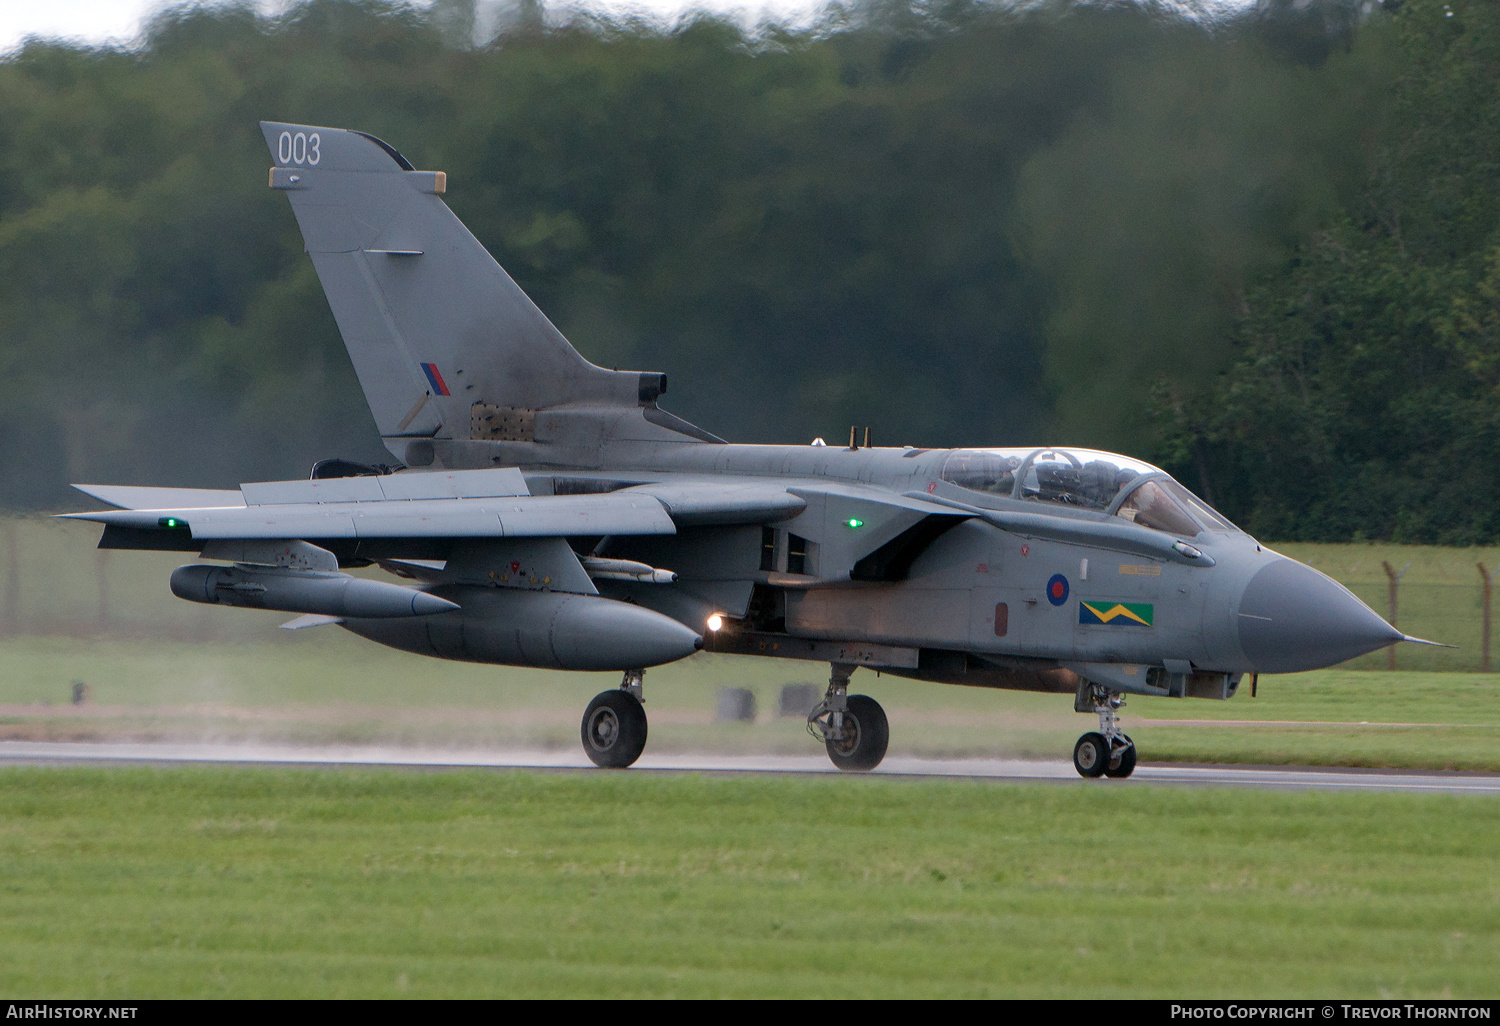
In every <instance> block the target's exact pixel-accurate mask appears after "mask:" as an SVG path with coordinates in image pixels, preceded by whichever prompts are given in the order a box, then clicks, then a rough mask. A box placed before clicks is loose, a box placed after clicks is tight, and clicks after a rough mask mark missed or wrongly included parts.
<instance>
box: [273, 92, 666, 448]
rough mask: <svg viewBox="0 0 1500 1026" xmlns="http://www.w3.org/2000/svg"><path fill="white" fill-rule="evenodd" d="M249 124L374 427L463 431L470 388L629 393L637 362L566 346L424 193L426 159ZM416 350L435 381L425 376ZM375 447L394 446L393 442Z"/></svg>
mask: <svg viewBox="0 0 1500 1026" xmlns="http://www.w3.org/2000/svg"><path fill="white" fill-rule="evenodd" d="M261 128H262V131H263V132H264V134H265V138H266V145H267V146H268V147H269V149H270V152H271V157H272V160H273V161H275V162H276V165H277V168H278V169H285V170H284V171H282V172H280V174H279V176H278V174H276V173H273V178H272V182H273V187H275V186H276V185H277V184H278V183H284V186H286V187H284V191H285V192H286V195H287V198H288V199H289V200H290V201H291V205H292V210H293V212H294V213H295V214H296V217H297V224H298V226H299V227H300V228H301V229H302V237H303V240H304V242H305V243H306V246H307V251H308V253H309V254H311V256H312V259H313V266H314V267H315V268H316V269H317V272H318V277H319V280H320V281H321V282H322V284H323V289H324V292H325V293H326V295H327V296H328V302H329V306H330V307H332V309H333V314H334V319H335V320H336V321H337V322H338V326H339V330H340V332H341V333H342V334H343V336H344V340H345V343H346V345H347V347H348V349H349V354H350V357H351V358H352V359H353V361H354V366H355V371H356V373H357V374H358V376H359V381H360V385H361V386H362V387H363V388H364V390H365V394H366V395H367V396H368V397H369V399H370V407H371V410H372V412H373V413H374V415H375V422H376V425H377V426H378V427H379V429H380V433H381V435H382V436H384V437H386V438H387V439H392V440H394V439H395V438H399V437H402V436H408V437H409V436H422V435H439V436H441V437H444V438H459V439H463V438H467V437H468V435H469V423H470V407H471V406H472V405H473V404H474V403H475V402H480V401H483V402H486V403H492V404H496V405H503V406H515V407H525V408H530V409H545V408H549V407H555V406H563V405H570V404H579V403H585V404H586V403H597V404H602V405H605V406H616V407H620V406H625V407H637V406H638V405H639V402H640V375H639V374H638V373H632V372H622V371H610V370H605V369H604V368H602V367H596V366H594V365H593V364H591V363H589V362H588V361H587V360H585V359H584V358H583V357H582V356H580V355H579V354H578V352H577V351H576V350H575V349H574V348H573V347H572V346H571V345H569V344H568V342H567V340H566V339H565V338H563V336H562V334H561V333H560V332H559V331H558V330H557V329H556V328H555V327H554V326H553V325H552V322H551V321H549V320H548V319H547V318H546V316H545V315H544V314H543V313H542V312H541V311H540V310H539V309H537V307H536V305H535V304H533V303H532V302H531V300H530V299H529V298H528V297H527V296H526V294H525V293H524V292H522V291H521V289H520V287H519V286H517V285H516V283H515V282H514V281H512V280H511V278H510V276H509V275H508V274H506V273H505V272H504V271H503V270H502V269H501V268H500V265H499V264H497V263H496V262H495V260H494V258H493V257H491V256H490V254H489V253H488V252H487V251H486V250H485V248H484V247H483V246H482V245H480V243H479V241H478V240H477V239H475V238H474V236H473V235H471V234H470V233H469V230H468V229H467V228H465V227H464V226H463V224H462V223H461V222H460V221H459V220H458V218H457V217H455V216H454V215H453V212H452V211H451V210H449V209H448V207H447V204H445V203H444V202H443V201H442V199H441V198H440V197H439V196H438V195H437V194H436V193H435V191H434V180H433V176H432V173H430V172H420V171H407V170H404V169H403V168H402V167H401V165H400V164H399V163H398V162H397V161H396V160H395V159H394V158H393V157H392V156H391V155H390V153H389V152H387V150H386V149H384V148H382V146H381V145H380V144H379V143H378V142H376V141H375V140H373V139H371V138H369V137H367V136H363V135H360V134H358V133H354V132H348V131H344V130H341V129H336V128H324V127H318V126H310V125H288V124H280V123H274V122H262V125H261ZM299 136H300V137H303V138H304V139H305V140H309V141H310V140H311V139H312V138H313V137H314V136H316V137H317V138H318V144H317V145H318V150H319V155H318V162H317V163H316V164H313V163H311V160H312V156H311V149H310V148H309V143H308V142H304V143H303V144H302V147H301V150H300V151H298V150H297V148H296V147H295V146H292V147H289V146H288V145H287V144H286V141H285V140H286V137H290V138H291V139H292V140H293V141H294V142H295V140H296V139H297V138H298V137H299ZM299 155H300V156H301V158H302V159H301V162H295V161H296V158H297V157H298V156H299ZM292 177H296V178H297V179H298V181H297V182H296V183H295V187H290V186H292V185H293V183H291V182H290V179H291V178H292ZM392 251H395V252H392ZM397 254H405V255H397ZM424 363H431V364H435V365H436V367H437V370H438V372H439V373H440V375H441V377H442V380H443V382H444V384H445V385H446V386H447V390H448V393H449V394H447V395H443V394H442V393H441V391H440V390H438V389H434V388H433V387H432V385H431V382H430V381H429V380H428V378H427V375H426V374H425V373H424V372H423V370H422V367H421V365H422V364H424ZM419 404H420V409H419ZM413 411H416V412H415V413H413ZM409 415H410V416H409ZM389 447H390V449H391V451H392V452H393V453H395V454H396V456H397V458H401V459H404V458H405V453H406V448H405V443H404V442H400V443H397V444H391V445H390V446H389Z"/></svg>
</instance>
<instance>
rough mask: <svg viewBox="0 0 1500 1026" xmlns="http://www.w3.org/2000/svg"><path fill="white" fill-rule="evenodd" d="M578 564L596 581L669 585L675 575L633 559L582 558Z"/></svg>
mask: <svg viewBox="0 0 1500 1026" xmlns="http://www.w3.org/2000/svg"><path fill="white" fill-rule="evenodd" d="M579 562H581V563H582V564H583V569H584V570H585V571H586V572H587V573H588V575H589V576H590V577H592V578H593V579H594V580H596V581H641V582H643V583H645V584H671V583H672V582H673V581H675V580H677V575H676V574H674V573H673V572H672V571H670V570H658V569H656V568H655V567H653V566H651V565H650V564H648V563H637V562H636V561H635V560H633V559H605V558H603V557H602V556H582V557H580V559H579Z"/></svg>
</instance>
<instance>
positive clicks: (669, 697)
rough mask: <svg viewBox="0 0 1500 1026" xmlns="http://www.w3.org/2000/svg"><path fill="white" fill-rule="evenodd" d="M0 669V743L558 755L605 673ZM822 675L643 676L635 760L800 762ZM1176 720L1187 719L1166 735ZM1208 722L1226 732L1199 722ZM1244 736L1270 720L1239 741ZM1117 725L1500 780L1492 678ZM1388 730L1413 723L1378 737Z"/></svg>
mask: <svg viewBox="0 0 1500 1026" xmlns="http://www.w3.org/2000/svg"><path fill="white" fill-rule="evenodd" d="M0 668H3V673H0V739H10V740H70V741H108V740H155V739H180V740H208V739H212V740H217V741H225V742H233V741H265V742H274V743H283V744H325V745H326V744H395V745H409V746H426V747H450V748H480V749H484V748H496V747H505V746H509V747H542V748H555V747H566V748H572V747H573V746H575V745H577V744H578V717H579V715H580V714H581V712H582V710H583V707H584V706H585V705H586V704H587V703H588V700H589V699H590V698H591V697H592V696H593V695H594V694H595V693H597V692H598V691H601V690H603V689H605V688H609V687H613V686H614V685H615V684H617V683H618V680H617V678H616V676H615V675H613V674H588V673H558V672H553V671H547V670H524V669H514V668H509V667H493V666H476V665H469V664H463V663H452V662H443V661H440V660H435V659H423V658H421V657H418V656H413V655H407V654H404V653H400V652H393V651H390V650H389V649H383V648H380V647H379V646H376V645H371V644H369V643H366V642H363V641H361V640H360V639H358V638H355V637H353V636H351V635H349V634H346V633H344V632H342V631H338V630H334V629H327V628H319V629H318V630H315V631H307V632H301V633H300V634H296V635H290V636H288V635H287V634H286V633H285V632H282V633H280V634H279V635H275V636H273V637H271V638H270V639H269V640H267V641H265V642H262V643H259V644H251V643H244V642H172V643H166V642H160V643H151V642H144V641H132V640H121V639H116V638H109V637H105V638H94V639H68V638H11V639H9V640H5V641H0ZM823 672H824V667H823V666H822V665H820V664H815V663H803V662H795V661H788V660H769V659H752V658H748V657H736V656H715V655H699V656H694V657H693V658H691V659H686V660H683V661H682V662H680V663H676V664H673V665H671V666H665V667H660V668H658V669H655V670H652V671H650V673H648V674H647V678H646V695H647V703H646V708H647V712H648V715H649V716H650V720H651V741H650V750H651V751H655V752H667V751H679V752H681V751H713V752H743V753H766V752H776V753H790V754H812V753H815V752H816V751H817V750H818V748H817V745H816V744H815V743H814V742H813V741H811V740H810V739H809V738H808V737H807V735H806V733H805V731H804V729H803V725H802V722H801V720H800V719H799V718H779V717H777V716H775V715H774V710H775V706H776V702H777V698H778V694H779V691H780V688H781V685H783V684H785V683H788V682H797V681H801V682H809V683H815V684H820V683H821V676H822V674H823ZM74 680H81V681H84V682H86V683H87V684H88V685H89V687H90V689H91V691H90V701H89V703H88V704H87V705H85V706H82V707H73V706H71V705H70V704H69V698H70V684H71V682H72V681H74ZM855 684H856V686H857V688H858V690H860V691H863V692H865V693H868V694H871V695H873V696H875V697H876V698H877V699H878V700H879V701H880V702H881V703H882V705H884V706H885V708H886V710H887V712H888V714H889V716H890V719H891V725H892V733H891V751H892V752H893V753H896V754H909V755H919V756H929V757H950V758H951V757H965V756H981V757H990V758H1049V759H1057V758H1064V757H1066V755H1067V753H1068V752H1070V751H1071V750H1072V745H1073V741H1074V739H1075V738H1076V737H1077V736H1078V735H1079V734H1080V733H1082V732H1083V731H1084V730H1086V729H1090V727H1091V724H1092V723H1093V720H1092V718H1091V717H1087V716H1080V715H1078V714H1076V713H1074V712H1073V711H1072V699H1071V697H1070V696H1064V695H1036V694H1028V693H1025V692H1006V691H987V690H982V689H974V688H958V687H950V686H945V685H940V684H928V683H922V682H917V681H908V680H902V679H900V678H895V677H877V676H875V675H874V674H873V673H870V672H869V671H860V672H859V673H858V674H857V675H856V677H855ZM725 686H736V687H748V688H749V689H750V690H752V691H753V692H754V693H755V695H756V698H757V705H758V707H759V709H760V715H759V717H758V719H757V721H756V722H755V723H754V724H740V723H717V722H715V721H714V710H715V704H716V700H717V695H718V691H719V689H720V688H721V687H725ZM1183 720H1190V721H1199V722H1195V723H1191V724H1181V723H1180V722H1174V721H1183ZM1219 720H1230V721H1237V725H1233V726H1225V727H1215V726H1205V725H1202V721H1219ZM1258 720H1259V721H1275V722H1274V723H1271V724H1268V725H1267V726H1265V727H1257V726H1246V725H1238V724H1244V723H1245V722H1247V721H1250V722H1253V721H1258ZM1287 721H1300V722H1303V723H1306V724H1308V725H1307V726H1288V725H1287ZM1122 722H1123V723H1124V726H1125V729H1126V730H1127V731H1128V732H1129V733H1130V734H1131V736H1132V737H1133V738H1135V740H1136V742H1137V743H1138V744H1139V745H1140V749H1141V752H1142V757H1143V759H1144V760H1145V761H1147V762H1163V761H1176V762H1183V761H1186V762H1241V763H1261V764H1294V765H1330V766H1386V767H1406V768H1423V769H1467V770H1489V771H1492V772H1494V771H1500V677H1497V676H1495V675H1492V674H1461V673H1415V672H1397V673H1394V674H1391V673H1372V672H1364V671H1350V670H1341V669H1336V670H1323V671H1318V672H1316V673H1306V674H1296V675H1291V676H1286V677H1262V678H1261V682H1260V688H1259V697H1257V698H1254V699H1252V698H1250V697H1249V694H1248V688H1242V689H1241V692H1240V694H1239V695H1238V696H1236V697H1235V698H1233V699H1231V700H1230V701H1228V702H1210V701H1201V700H1180V699H1149V698H1133V699H1131V700H1130V701H1129V703H1128V704H1127V706H1126V708H1125V709H1124V711H1123V714H1122ZM1363 722H1368V723H1370V724H1374V725H1371V726H1362V725H1361V723H1363ZM1330 723H1331V724H1333V725H1329V724H1330ZM1393 723H1396V724H1420V725H1421V726H1399V727H1393V726H1385V725H1382V724H1393Z"/></svg>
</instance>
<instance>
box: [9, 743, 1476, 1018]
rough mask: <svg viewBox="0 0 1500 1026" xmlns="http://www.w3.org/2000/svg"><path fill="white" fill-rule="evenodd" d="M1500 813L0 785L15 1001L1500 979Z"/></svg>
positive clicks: (57, 779)
mask: <svg viewBox="0 0 1500 1026" xmlns="http://www.w3.org/2000/svg"><path fill="white" fill-rule="evenodd" d="M1497 849H1500V803H1496V802H1495V801H1493V800H1492V799H1483V798H1463V797H1451V796H1432V795H1423V796H1408V795H1394V794H1358V795H1354V794H1342V793H1339V794H1314V793H1283V792H1258V791H1244V790H1214V789H1204V790H1199V789H1187V788H1170V787H1155V788H1153V787H1150V786H1138V785H1127V786H1121V785H1112V784H1108V783H1103V784H1100V783H1085V782H1082V781H1080V782H1078V783H1076V784H1070V785H1013V784H1012V785H1007V784H986V783H975V782H951V781H938V780H924V781H920V782H913V781H909V780H890V779H886V780H881V779H878V778H868V777H865V778H848V777H836V778H775V777H771V778H766V777H757V778H744V777H702V776H692V775H681V776H678V775H661V774H642V773H616V774H603V773H566V774H551V775H549V774H531V773H524V772H422V771H400V770H393V771H360V772H355V771H323V772H317V771H295V770H246V769H228V768H210V769H198V768H194V769H171V770H148V769H131V770H110V771H98V770H84V769H6V770H0V917H3V921H4V923H5V929H4V930H3V931H0V990H4V991H5V992H7V993H11V994H26V995H28V996H31V995H35V996H48V995H56V996H62V995H66V996H70V997H107V996H116V997H122V996H134V997H151V996H158V997H176V996H183V997H186V996H247V997H248V996H279V997H291V996H343V997H386V996H396V995H406V996H413V997H416V996H436V995H442V996H569V997H582V996H593V997H619V996H626V995H672V996H683V997H698V996H718V997H730V996H817V997H922V996H950V997H960V996H984V995H989V996H1028V997H1105V996H1116V997H1150V996H1155V997H1175V998H1186V997H1211V996H1240V997H1249V996H1263V997H1273V996H1289V995H1295V996H1299V997H1316V996H1343V997H1368V998H1390V997H1494V996H1496V994H1497V993H1500V978H1497V977H1496V975H1495V972H1494V967H1495V966H1496V965H1497V964H1500V883H1497V880H1496V877H1495V874H1494V853H1495V851H1496V850H1497Z"/></svg>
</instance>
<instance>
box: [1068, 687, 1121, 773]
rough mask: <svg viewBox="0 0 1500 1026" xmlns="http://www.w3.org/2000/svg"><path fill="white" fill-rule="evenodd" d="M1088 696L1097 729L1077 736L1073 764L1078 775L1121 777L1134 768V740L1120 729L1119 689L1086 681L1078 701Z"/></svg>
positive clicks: (1088, 708)
mask: <svg viewBox="0 0 1500 1026" xmlns="http://www.w3.org/2000/svg"><path fill="white" fill-rule="evenodd" d="M1085 699H1086V700H1087V703H1088V705H1087V709H1085V708H1079V709H1078V711H1079V712H1085V711H1093V712H1095V713H1098V714H1099V729H1098V730H1097V731H1095V730H1091V731H1089V732H1088V733H1087V734H1085V735H1083V736H1082V737H1080V738H1079V739H1078V742H1077V744H1075V745H1074V746H1073V768H1074V769H1076V770H1077V771H1078V775H1079V776H1081V777H1090V778H1092V777H1113V778H1115V779H1124V778H1125V777H1128V776H1130V774H1132V773H1134V772H1135V757H1136V752H1135V742H1134V741H1132V740H1131V739H1130V735H1128V734H1126V733H1125V732H1124V731H1122V730H1120V716H1119V713H1118V711H1117V710H1119V708H1120V707H1121V706H1123V705H1124V704H1125V698H1124V696H1122V695H1121V694H1120V693H1119V692H1118V691H1110V690H1108V689H1107V688H1101V687H1099V686H1098V685H1097V684H1090V685H1088V691H1087V693H1086V695H1085V694H1084V693H1083V691H1082V689H1081V688H1080V698H1079V705H1080V706H1081V705H1082V704H1083V702H1084V701H1085Z"/></svg>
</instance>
